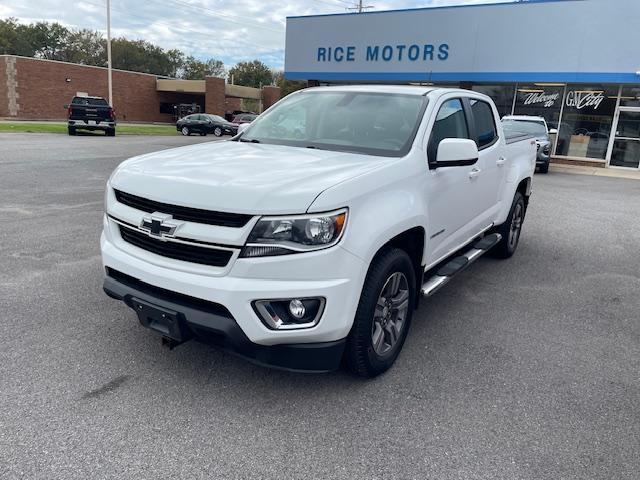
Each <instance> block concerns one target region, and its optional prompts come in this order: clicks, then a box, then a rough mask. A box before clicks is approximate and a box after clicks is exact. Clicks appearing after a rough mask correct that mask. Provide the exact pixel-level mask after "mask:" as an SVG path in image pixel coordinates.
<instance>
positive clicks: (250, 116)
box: [231, 113, 258, 125]
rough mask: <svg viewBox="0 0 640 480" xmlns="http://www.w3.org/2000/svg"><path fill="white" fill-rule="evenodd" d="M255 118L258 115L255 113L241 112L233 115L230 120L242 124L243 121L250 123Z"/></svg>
mask: <svg viewBox="0 0 640 480" xmlns="http://www.w3.org/2000/svg"><path fill="white" fill-rule="evenodd" d="M256 118H258V115H255V114H253V113H242V114H240V115H236V116H235V117H233V120H231V122H232V123H235V124H236V125H242V124H243V123H251V122H253V121H254V120H255V119H256Z"/></svg>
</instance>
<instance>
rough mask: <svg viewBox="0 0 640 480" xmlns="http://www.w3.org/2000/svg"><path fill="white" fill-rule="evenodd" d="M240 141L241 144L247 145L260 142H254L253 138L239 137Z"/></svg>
mask: <svg viewBox="0 0 640 480" xmlns="http://www.w3.org/2000/svg"><path fill="white" fill-rule="evenodd" d="M240 141H241V142H248V143H260V140H256V139H255V138H242V137H240Z"/></svg>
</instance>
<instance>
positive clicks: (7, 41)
mask: <svg viewBox="0 0 640 480" xmlns="http://www.w3.org/2000/svg"><path fill="white" fill-rule="evenodd" d="M0 55H22V56H24V57H33V56H34V55H35V51H34V49H33V46H32V44H31V42H30V41H29V39H28V36H27V34H26V26H25V25H21V24H19V23H18V20H17V19H15V18H7V19H6V20H0Z"/></svg>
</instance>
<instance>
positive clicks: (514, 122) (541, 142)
mask: <svg viewBox="0 0 640 480" xmlns="http://www.w3.org/2000/svg"><path fill="white" fill-rule="evenodd" d="M502 126H503V127H504V129H505V130H506V131H513V132H522V133H526V134H529V135H533V136H534V137H535V138H536V146H537V149H538V154H537V157H536V166H537V167H538V170H539V171H540V173H548V172H549V162H550V160H551V137H550V136H549V135H550V134H554V133H558V131H557V130H555V129H551V130H549V129H548V128H547V122H546V120H545V119H544V117H533V116H527V115H508V116H505V117H502Z"/></svg>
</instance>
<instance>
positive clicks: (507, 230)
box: [491, 192, 525, 258]
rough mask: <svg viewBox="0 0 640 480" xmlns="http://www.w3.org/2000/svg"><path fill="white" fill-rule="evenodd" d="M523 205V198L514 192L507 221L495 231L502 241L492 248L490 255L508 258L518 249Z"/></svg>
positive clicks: (522, 220)
mask: <svg viewBox="0 0 640 480" xmlns="http://www.w3.org/2000/svg"><path fill="white" fill-rule="evenodd" d="M524 214H525V205H524V197H523V196H522V194H521V193H520V192H516V194H515V196H514V197H513V202H512V203H511V210H509V216H508V217H507V221H506V222H504V223H503V224H502V225H500V226H499V227H498V228H496V229H495V231H496V232H497V233H499V234H500V235H502V239H501V240H500V242H498V244H497V245H496V246H495V247H493V249H492V250H491V254H492V255H493V256H494V257H496V258H509V257H511V256H512V255H513V254H514V253H516V249H517V248H518V244H519V242H520V233H521V232H522V223H523V222H524Z"/></svg>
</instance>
